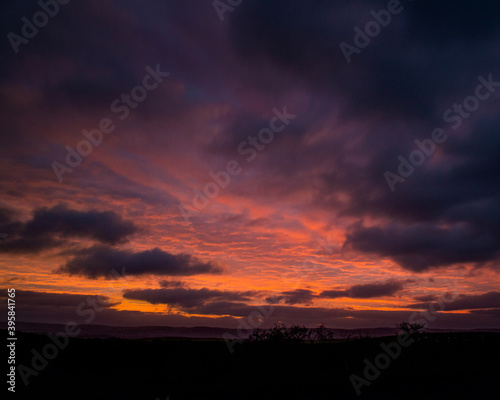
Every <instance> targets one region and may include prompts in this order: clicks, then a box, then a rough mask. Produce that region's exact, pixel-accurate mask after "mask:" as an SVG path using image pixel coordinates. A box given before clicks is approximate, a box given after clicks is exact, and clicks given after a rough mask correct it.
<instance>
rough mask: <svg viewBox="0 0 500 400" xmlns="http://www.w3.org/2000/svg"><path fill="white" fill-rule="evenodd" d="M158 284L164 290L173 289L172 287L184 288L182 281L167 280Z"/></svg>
mask: <svg viewBox="0 0 500 400" xmlns="http://www.w3.org/2000/svg"><path fill="white" fill-rule="evenodd" d="M158 283H159V285H160V286H161V287H162V288H171V287H181V286H184V282H182V281H167V280H165V279H164V280H161V281H160V282H158Z"/></svg>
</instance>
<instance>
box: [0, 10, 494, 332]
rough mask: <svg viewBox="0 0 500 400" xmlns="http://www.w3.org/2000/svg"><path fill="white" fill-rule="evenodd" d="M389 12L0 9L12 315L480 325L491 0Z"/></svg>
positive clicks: (490, 161) (489, 272) (1, 260)
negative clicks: (94, 299)
mask: <svg viewBox="0 0 500 400" xmlns="http://www.w3.org/2000/svg"><path fill="white" fill-rule="evenodd" d="M229 3H231V2H229ZM232 3H233V4H237V3H240V2H238V1H232ZM389 3H392V6H391V7H392V8H391V7H389V6H388V2H387V1H383V2H380V1H369V0H360V1H327V0H288V1H285V0H273V1H265V0H244V1H242V2H241V3H240V4H237V5H234V6H229V5H228V2H226V1H225V0H222V1H220V2H212V1H211V0H210V1H208V0H207V1H202V0H183V1H159V0H158V1H156V0H152V1H146V2H139V1H129V0H124V1H118V0H115V1H105V2H101V1H97V0H96V1H94V0H90V1H87V0H86V1H77V0H73V1H70V2H68V3H67V4H64V5H63V4H59V5H58V6H57V8H58V10H56V11H57V12H55V11H54V9H52V10H53V11H52V12H53V14H54V16H52V17H48V19H47V21H45V22H46V23H45V24H42V25H43V26H41V27H38V28H36V27H35V28H36V30H38V32H37V33H36V34H33V35H32V38H26V37H25V36H23V35H25V34H26V33H28V34H30V33H33V30H31V31H30V30H29V28H23V26H24V25H25V22H26V21H28V23H31V22H33V18H34V15H36V13H37V12H39V11H40V10H42V8H40V7H41V6H40V5H39V4H37V3H36V2H34V1H19V2H18V1H16V2H3V3H2V5H1V6H0V10H1V12H0V20H1V26H2V35H3V38H4V39H3V42H2V47H1V59H2V63H1V64H0V70H1V75H0V76H1V77H0V102H1V112H0V115H1V116H0V118H1V126H2V131H1V135H2V138H1V146H0V152H1V159H0V184H1V198H0V234H1V237H0V272H1V277H0V280H1V285H0V287H1V291H0V296H1V297H5V296H6V289H7V288H15V289H16V291H17V296H16V301H17V308H18V310H17V319H18V321H28V322H50V323H66V322H68V321H75V322H77V323H84V321H85V317H82V316H81V314H82V313H81V312H80V313H78V312H77V308H78V307H79V305H80V304H81V303H82V302H85V301H86V300H87V299H88V296H96V295H100V296H104V297H105V298H106V299H107V303H106V304H105V305H103V306H102V307H100V308H99V310H97V312H96V316H95V319H93V320H92V323H95V324H103V325H117V326H122V325H123V326H135V325H168V326H201V325H203V326H220V327H233V328H234V327H237V326H238V323H239V321H240V320H241V319H245V318H247V317H248V316H249V315H250V314H251V313H252V311H255V310H256V309H257V307H258V306H265V307H266V309H269V307H271V305H272V307H273V308H272V312H271V313H270V315H269V316H266V318H265V320H264V321H262V322H263V326H270V325H272V324H273V323H275V322H279V321H282V322H285V323H288V324H293V323H298V324H304V325H306V326H309V327H312V326H315V325H316V324H318V323H324V324H325V325H326V326H328V327H330V328H336V327H337V328H339V327H340V328H358V327H383V326H393V325H394V324H395V323H396V322H400V321H402V320H408V319H409V318H410V315H412V313H414V312H417V311H425V310H426V309H428V307H429V304H434V302H436V301H438V300H442V304H444V310H443V311H442V312H440V313H438V314H437V315H436V316H435V318H434V319H433V320H432V321H430V322H429V326H430V327H434V328H500V208H499V204H500V185H499V183H500V157H499V154H500V118H499V110H500V83H499V82H500V69H499V66H500V22H499V19H498V15H499V13H500V4H499V3H497V2H480V3H478V4H475V3H474V4H473V3H472V2H466V1H458V2H457V1H448V0H446V1H439V2H436V1H432V2H431V1H421V0H419V1H413V2H411V1H405V0H402V1H401V2H397V1H396V2H394V0H392V1H390V2H389ZM221 4H222V5H221ZM224 4H225V6H223V5H224ZM388 9H392V11H394V12H390V11H385V10H388ZM380 10H384V13H379V11H380ZM372 11H373V12H372ZM38 15H39V17H38V18H39V22H40V21H41V22H44V21H43V20H40V18H42V17H40V15H41V14H38ZM374 15H377V17H375V16H374ZM387 15H389V16H390V17H389V18H390V21H389V20H388V19H385V20H384V19H383V18H384V17H387ZM376 18H382V21H385V22H384V23H383V24H385V25H386V26H385V27H381V25H380V24H379V25H378V27H379V29H378V31H379V32H378V31H377V32H378V33H377V32H376V33H375V34H374V31H373V30H372V31H371V33H372V37H369V36H368V35H366V33H365V32H366V31H365V27H368V30H369V29H370V28H369V27H370V26H371V27H372V28H373V27H374V26H376V25H374V24H373V23H372V24H371V25H367V23H370V21H374V20H376ZM355 28H356V29H355ZM373 29H376V28H373ZM23 30H24V31H25V32H24V33H23ZM359 32H361V34H359ZM369 32H370V31H369ZM10 33H12V35H11V34H10ZM356 35H357V38H356ZM356 43H357V44H356ZM357 45H362V47H361V46H360V47H356V46H357ZM346 49H349V50H346ZM96 129H100V131H97V130H96ZM78 152H80V154H79V153H78ZM411 160H413V161H412V162H413V164H412V162H410V161H411ZM85 307H89V306H88V305H86V306H85ZM438 309H439V307H438ZM1 318H2V320H5V319H6V314H5V313H3V314H2V316H1Z"/></svg>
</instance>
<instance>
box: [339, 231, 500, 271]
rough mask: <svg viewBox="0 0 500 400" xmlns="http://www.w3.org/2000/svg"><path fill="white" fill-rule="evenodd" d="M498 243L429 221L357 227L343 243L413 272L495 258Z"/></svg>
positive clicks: (491, 238) (485, 233) (492, 237)
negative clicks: (406, 224) (427, 222)
mask: <svg viewBox="0 0 500 400" xmlns="http://www.w3.org/2000/svg"><path fill="white" fill-rule="evenodd" d="M498 245H499V242H498V239H497V238H495V237H494V236H492V235H490V234H488V233H487V232H485V231H484V230H483V232H482V233H481V232H477V231H476V230H472V229H471V228H468V227H464V226H457V227H453V228H440V227H437V226H435V225H431V224H425V225H424V224H419V225H408V226H401V225H391V224H388V225H386V226H384V227H369V228H365V227H356V228H355V229H354V230H352V231H351V232H350V233H348V234H347V238H346V242H345V246H347V247H349V246H352V248H353V249H355V250H358V251H362V252H367V253H375V254H378V255H380V256H383V257H387V256H390V257H392V258H393V259H394V260H395V261H396V262H398V263H399V264H400V265H401V266H403V267H405V268H406V269H409V270H411V271H414V272H421V271H425V270H428V269H429V268H431V267H438V266H445V265H452V264H457V263H466V262H485V261H488V260H491V259H493V258H496V257H497V256H498V253H499V246H498Z"/></svg>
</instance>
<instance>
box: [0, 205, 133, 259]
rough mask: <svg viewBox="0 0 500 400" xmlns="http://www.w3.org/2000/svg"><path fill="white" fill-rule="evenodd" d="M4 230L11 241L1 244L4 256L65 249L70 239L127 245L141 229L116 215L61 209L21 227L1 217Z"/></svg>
mask: <svg viewBox="0 0 500 400" xmlns="http://www.w3.org/2000/svg"><path fill="white" fill-rule="evenodd" d="M0 220H1V221H3V223H0V225H2V227H3V229H4V230H5V231H6V233H8V234H9V237H7V238H6V239H4V240H3V241H2V243H0V252H5V253H9V252H10V253H37V252H41V251H43V250H47V249H51V248H55V247H58V246H62V245H63V244H65V243H66V242H67V240H68V238H76V239H90V240H95V241H97V242H100V243H103V244H110V245H115V244H118V243H123V242H125V241H126V240H127V239H128V237H129V236H130V235H132V234H134V233H136V232H137V231H138V230H139V229H138V228H137V227H136V226H135V225H134V223H132V222H131V221H127V220H124V219H123V218H122V217H121V216H120V215H118V214H116V213H115V212H113V211H96V210H90V211H76V210H71V209H68V208H66V207H65V206H63V205H57V206H54V207H52V208H40V209H37V210H35V211H34V213H33V216H32V218H31V219H30V220H28V221H26V222H24V223H21V222H15V221H13V220H12V219H10V220H9V219H8V217H6V215H5V211H4V212H3V213H0Z"/></svg>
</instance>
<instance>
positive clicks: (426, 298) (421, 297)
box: [414, 294, 438, 302]
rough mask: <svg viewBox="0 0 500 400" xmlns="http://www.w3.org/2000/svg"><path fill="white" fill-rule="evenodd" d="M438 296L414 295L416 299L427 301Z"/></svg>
mask: <svg viewBox="0 0 500 400" xmlns="http://www.w3.org/2000/svg"><path fill="white" fill-rule="evenodd" d="M437 298H438V296H437V295H435V294H425V295H422V296H415V297H414V299H415V300H417V301H426V302H428V301H432V300H436V299H437Z"/></svg>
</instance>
